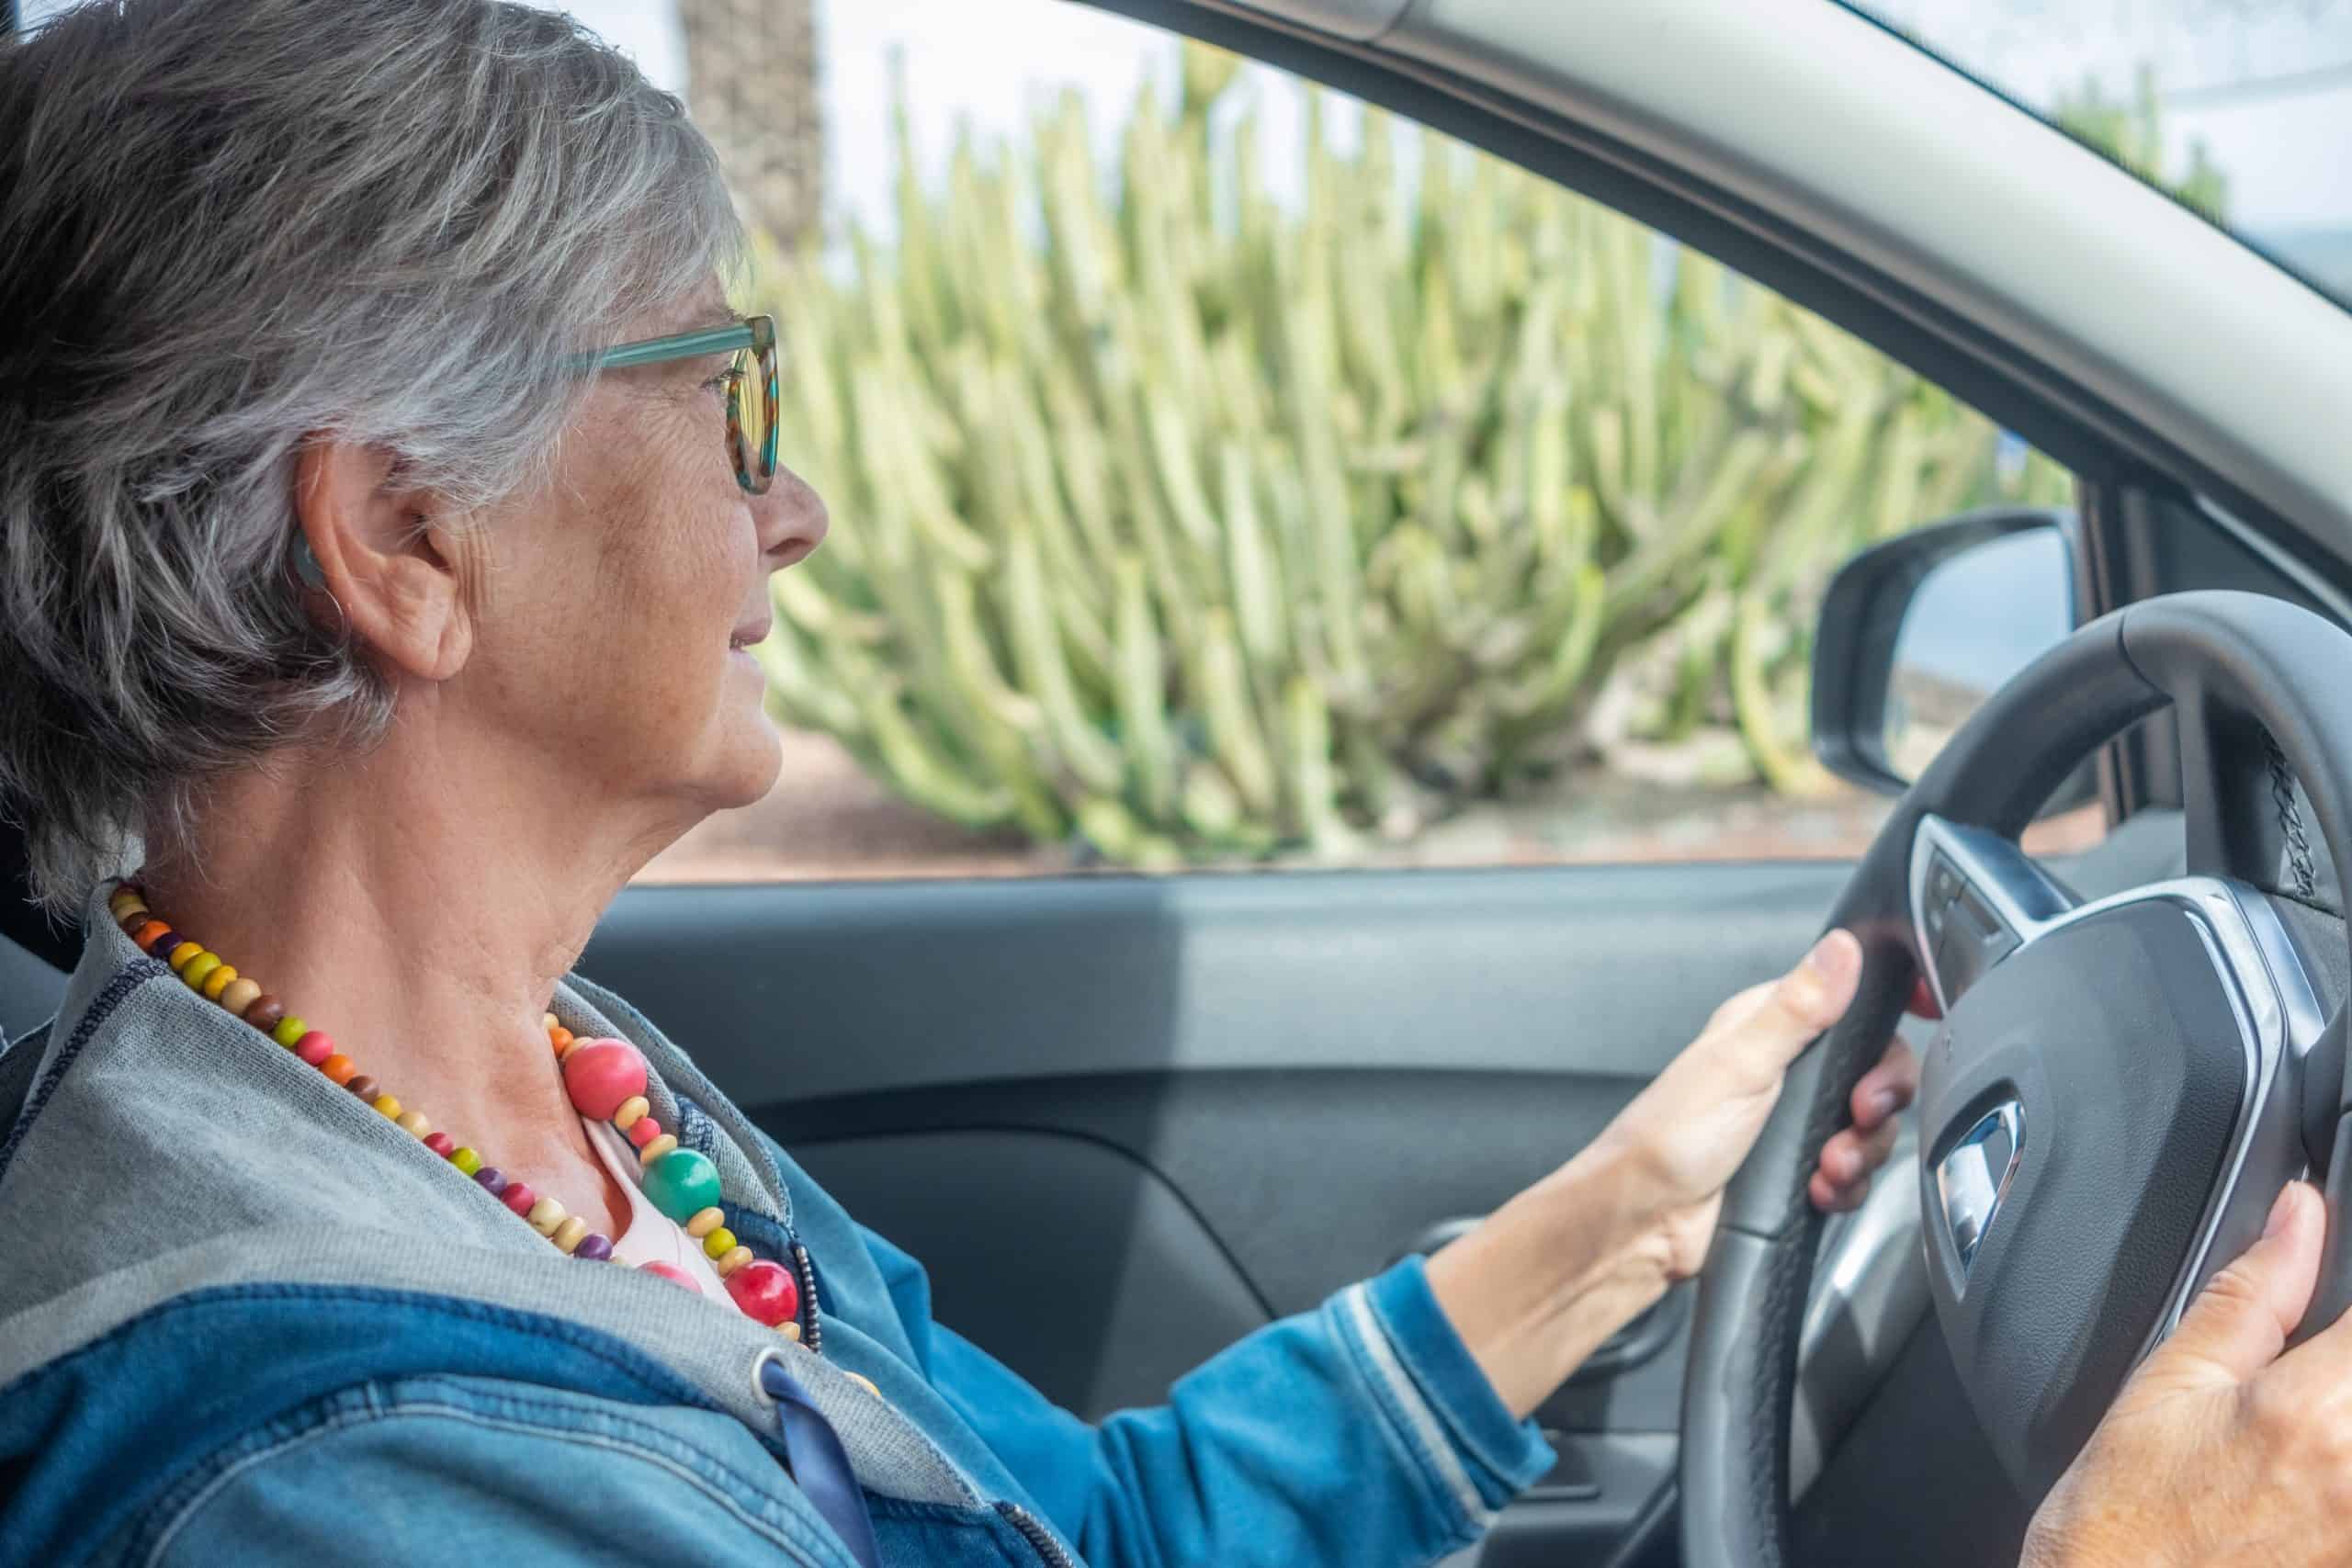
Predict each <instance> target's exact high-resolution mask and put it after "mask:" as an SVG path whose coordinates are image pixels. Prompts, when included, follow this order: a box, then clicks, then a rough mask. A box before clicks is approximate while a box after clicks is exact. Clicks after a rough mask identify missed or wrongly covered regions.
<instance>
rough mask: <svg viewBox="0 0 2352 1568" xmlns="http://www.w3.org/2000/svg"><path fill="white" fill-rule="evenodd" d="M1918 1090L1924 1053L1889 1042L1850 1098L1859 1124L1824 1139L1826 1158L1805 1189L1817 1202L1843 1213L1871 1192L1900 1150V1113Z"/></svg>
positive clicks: (1826, 1208)
mask: <svg viewBox="0 0 2352 1568" xmlns="http://www.w3.org/2000/svg"><path fill="white" fill-rule="evenodd" d="M1918 1091H1919V1061H1918V1058H1917V1056H1915V1055H1912V1052H1911V1047H1910V1046H1908V1045H1905V1043H1903V1042H1902V1041H1900V1040H1895V1041H1891V1042H1889V1043H1888V1044H1887V1047H1886V1054H1885V1055H1883V1056H1881V1057H1880V1058H1879V1060H1878V1066H1874V1067H1872V1068H1871V1070H1870V1071H1869V1072H1867V1073H1864V1074H1863V1075H1862V1080H1861V1082H1860V1083H1858V1084H1856V1085H1855V1086H1854V1092H1853V1095H1852V1096H1851V1098H1850V1100H1849V1110H1850V1111H1852V1113H1853V1118H1854V1123H1853V1125H1852V1126H1850V1127H1848V1128H1846V1129H1845V1130H1844V1131H1843V1132H1839V1133H1835V1134H1831V1135H1830V1139H1829V1141H1828V1142H1827V1143H1826V1144H1824V1145H1821V1161H1820V1164H1819V1165H1818V1167H1816V1168H1815V1170H1814V1173H1813V1179H1812V1180H1811V1181H1810V1182H1809V1183H1808V1184H1807V1185H1806V1189H1805V1190H1806V1193H1807V1195H1808V1196H1810V1197H1811V1198H1812V1200H1813V1202H1814V1206H1815V1208H1817V1209H1821V1210H1823V1211H1825V1212H1826V1213H1843V1212H1845V1211H1846V1210H1848V1209H1851V1208H1854V1207H1855V1206H1857V1205H1858V1204H1860V1202H1861V1201H1862V1200H1863V1199H1864V1198H1866V1197H1868V1196H1869V1195H1870V1190H1871V1177H1872V1176H1874V1175H1876V1174H1877V1172H1878V1169H1879V1168H1880V1167H1881V1166H1883V1165H1884V1164H1885V1163H1886V1160H1887V1156H1889V1155H1891V1154H1893V1153H1894V1138H1895V1134H1896V1133H1897V1132H1898V1131H1899V1130H1900V1129H1899V1123H1898V1122H1896V1121H1895V1117H1896V1115H1897V1113H1899V1112H1900V1111H1902V1110H1903V1108H1904V1107H1905V1106H1906V1105H1908V1104H1910V1103H1911V1100H1912V1097H1913V1096H1914V1095H1916V1094H1917V1093H1918Z"/></svg>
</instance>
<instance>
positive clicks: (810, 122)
mask: <svg viewBox="0 0 2352 1568" xmlns="http://www.w3.org/2000/svg"><path fill="white" fill-rule="evenodd" d="M568 8H570V9H571V10H572V11H573V12H574V13H575V14H576V15H578V16H579V17H581V19H582V21H583V22H584V23H585V24H586V25H588V26H590V27H592V28H596V29H598V30H599V31H601V32H602V33H603V34H604V35H605V36H606V37H607V38H609V39H612V40H613V41H615V42H616V43H617V44H619V45H620V46H622V47H624V48H626V49H628V50H629V51H631V52H633V53H634V54H635V55H636V56H637V58H638V59H639V62H640V63H641V64H642V65H643V66H644V67H645V69H646V70H647V71H648V72H649V73H650V74H651V75H653V76H654V77H655V79H656V80H658V81H661V82H662V83H663V84H664V85H669V86H672V87H673V88H674V89H676V90H678V91H680V92H681V93H682V94H683V96H684V97H685V99H686V101H687V104H688V107H689V108H690V110H691V111H692V112H693V113H694V114H695V117H696V118H697V119H698V121H699V122H700V123H701V124H702V125H703V126H704V128H705V129H706V130H707V131H708V133H709V134H710V135H711V137H712V139H713V141H714V142H715V143H716V144H717V146H718V150H719V153H720V157H721V161H722V164H723V165H724V166H725V168H726V170H727V172H728V175H729V180H730V182H731V183H732V184H733V185H734V186H735V188H736V192H737V195H738V197H739V204H740V206H741V210H742V211H743V213H744V215H745V217H746V219H747V220H749V221H750V223H751V224H752V226H753V228H754V230H755V231H757V236H758V243H757V253H758V261H757V265H756V268H755V273H754V276H751V277H749V278H747V279H746V280H744V282H743V286H742V288H741V290H740V292H741V296H742V302H743V303H744V304H745V305H746V306H749V307H753V308H759V309H764V310H770V311H772V312H773V313H774V314H775V317H776V320H777V321H778V324H779V330H780V335H781V340H782V344H783V347H784V353H785V363H786V369H785V386H784V408H783V414H784V420H783V431H784V460H785V461H786V463H788V464H790V465H791V466H793V467H794V468H797V469H798V470H799V471H800V472H801V473H802V474H804V475H805V476H806V477H808V478H809V479H810V480H811V481H813V482H814V483H815V484H816V485H817V486H818V488H819V489H820V491H821V492H822V493H823V494H824V495H825V496H826V498H827V500H828V502H829V503H830V505H831V512H832V516H833V530H832V535H831V539H830V541H829V542H828V544H827V545H826V547H824V548H823V549H822V550H820V552H818V554H817V555H816V556H815V557H813V558H811V559H810V560H809V561H808V562H807V563H805V564H802V565H800V566H797V567H795V568H794V569H792V570H789V571H787V572H786V573H784V574H783V575H781V576H780V577H779V578H778V579H777V580H776V582H775V602H776V607H777V610H778V621H777V626H776V630H775V635H774V636H773V637H771V638H770V639H769V640H768V642H767V643H766V644H765V645H763V648H762V649H760V650H759V652H760V656H761V658H762V659H763V661H764V664H765V667H766V670H767V672H768V675H769V680H770V685H771V694H772V703H773V707H774V710H775V713H776V715H777V716H778V718H779V720H780V722H781V723H782V724H783V726H784V727H785V729H786V734H785V739H784V772H783V778H782V782H781V783H780V784H778V786H777V788H776V789H775V792H774V793H773V794H772V795H771V796H770V797H769V798H768V799H767V800H766V801H764V802H763V803H762V804H761V805H759V806H758V807H753V808H752V809H749V810H745V811H740V812H734V813H730V814H727V815H725V816H722V817H720V818H715V819H713V820H712V821H710V822H708V823H707V824H706V825H705V826H703V827H702V828H700V829H697V830H696V831H695V832H694V833H693V834H691V835H690V836H689V837H688V838H687V839H685V840H683V841H682V842H680V843H679V844H678V845H676V846H675V847H674V848H673V849H672V850H671V851H670V852H667V853H666V854H664V855H663V856H662V857H661V858H660V859H659V860H657V861H656V862H655V863H654V864H653V865H652V866H651V867H650V869H649V871H648V872H647V875H648V876H649V877H650V878H652V879H657V880H659V879H668V880H678V879H694V880H735V879H761V878H780V877H843V876H905V875H945V876H962V875H983V874H1051V873H1061V872H1067V871H1070V870H1074V869H1085V868H1098V867H1099V868H1108V869H1140V870H1145V871H1149V872H1174V871H1182V870H1184V869H1188V868H1197V867H1272V868H1281V867H1290V866H1307V865H1312V866H1333V865H1338V866H1430V865H1498V864H1542V863H1558V862H1564V861H1592V860H1627V859H1637V860H1658V859H1667V860H1675V859H1702V858H1727V857H1736V858H1771V857H1791V856H1796V857H1806V856H1840V857H1842V856H1849V855H1851V854H1853V853H1854V852H1857V851H1858V850H1859V849H1860V847H1861V846H1862V845H1863V844H1864V843H1865V842H1867V840H1868V838H1869V836H1870V835H1871V832H1872V830H1873V829H1875V827H1876V825H1877V823H1878V822H1879V820H1880V819H1881V818H1882V817H1883V813H1884V810H1885V802H1884V801H1883V800H1882V799H1880V798H1878V797H1875V796H1869V795H1861V794H1860V793H1858V792H1856V791H1854V790H1852V789H1850V788H1849V787H1847V786H1844V785H1842V784H1838V782H1837V781H1835V780H1833V779H1832V778H1831V777H1830V776H1829V775H1828V774H1827V773H1826V772H1825V771H1824V770H1823V769H1822V767H1821V766H1820V765H1819V764H1818V763H1817V762H1816V761H1815V760H1814V758H1813V756H1812V754H1811V752H1810V750H1809V748H1808V739H1809V737H1808V735H1807V733H1806V720H1807V703H1808V668H1807V660H1808V654H1809V649H1810V644H1811V640H1812V631H1813V620H1814V616H1815V612H1816V609H1817V606H1818V604H1819V600H1820V596H1821V592H1822V590H1823V587H1824V585H1825V583H1826V580H1827V578H1828V577H1829V575H1830V574H1831V573H1832V572H1833V571H1834V570H1835V569H1836V568H1837V566H1838V563H1839V562H1840V561H1841V560H1843V559H1844V558H1846V557H1847V556H1849V554H1850V553H1851V552H1853V551H1854V550H1856V549H1858V548H1860V547H1864V546H1867V545H1869V544H1871V543H1872V542H1873V541H1876V540H1879V539H1883V538H1884V537H1886V536H1890V535H1892V534H1894V533H1897V532H1900V531H1902V530H1905V529H1909V528H1913V527H1916V526H1918V525H1922V524H1925V523H1928V522H1931V521H1934V520H1937V519H1939V518H1941V517H1945V516H1948V515H1950V514H1951V513H1956V512H1959V511H1962V510H1964V509H1967V508H1970V507H1973V506H1977V505H1982V504H1986V503H1991V502H2010V503H2015V502H2026V503H2034V504H2052V505H2064V504H2066V503H2068V502H2070V501H2071V499H2072V482H2071V479H2070V478H2069V476H2067V475H2066V474H2065V473H2064V472H2063V471H2062V470H2061V469H2060V468H2058V467H2057V466H2056V465H2055V464H2053V463H2052V462H2051V461H2049V460H2048V459H2047V458H2045V457H2042V456H2041V454H2039V453H2036V452H2033V451H2031V450H2030V449H2029V448H2028V447H2027V446H2025V445H2024V444H2023V443H2021V442H2020V441H2018V439H2016V438H2015V437H2014V436H2011V435H2007V434H2004V433H2002V432H2001V431H1999V430H1997V429H1996V428H1995V427H1994V426H1993V425H1992V424H1991V423H1988V422H1987V421H1986V420H1985V419H1984V418H1983V417H1982V416H1980V415H1978V414H1977V413H1975V412H1973V411H1972V410H1970V409H1969V408H1967V407H1965V406H1963V405H1962V404H1961V403H1959V402H1958V401H1956V400H1954V399H1952V398H1951V396H1950V395H1948V394H1947V393H1945V392H1944V391H1943V390H1941V389H1939V388H1938V387H1936V386H1934V385H1932V384H1930V383H1928V382H1927V381H1925V380H1923V379H1921V378H1919V377H1917V376H1916V375H1913V374H1912V373H1910V372H1909V371H1907V370H1905V368H1903V367H1899V366H1897V365H1895V364H1894V363H1892V362H1891V361H1889V360H1888V359H1886V358H1885V357H1884V356H1883V355H1879V354H1878V353H1876V352H1874V351H1873V350H1871V348H1869V347H1868V346H1866V345H1865V344H1861V343H1860V342H1858V341H1856V340H1855V339H1853V338H1852V337H1850V336H1849V335H1847V334H1846V333H1842V332H1840V331H1838V330H1837V329H1835V328H1833V327H1831V326H1829V325H1828V324H1826V322H1824V321H1820V320H1819V319H1817V318H1815V317H1813V316H1811V315H1809V314H1807V313H1806V312H1804V311H1803V310H1798V309H1796V308H1795V307H1794V306H1792V304H1790V303H1789V302H1788V301H1786V300H1784V299H1780V298H1778V297H1777V296H1775V295H1773V294H1772V293H1771V292H1770V291H1769V290H1766V289H1764V288H1758V287H1757V286H1755V285H1754V284H1752V283H1750V282H1748V281H1747V280H1746V279H1744V278H1742V277H1740V276H1737V275H1736V274H1735V273H1733V272H1731V271H1729V270H1728V269H1726V268H1725V267H1724V266H1722V265H1719V264H1717V263H1716V262H1714V261H1713V260H1712V259H1710V258H1709V257H1707V256H1705V255H1702V254H1699V253H1697V252H1695V251H1692V250H1691V249H1688V248H1686V247H1683V246H1680V245H1678V244H1676V243H1673V242H1672V241H1670V240H1668V238H1666V237H1664V236H1662V235H1659V234H1657V233H1655V232H1653V231H1649V230H1646V229H1645V228H1643V227H1642V226H1640V225H1638V224H1636V223H1634V222H1631V221H1629V220H1626V219H1624V218H1623V217H1621V216H1619V215H1617V214H1615V213H1614V212H1612V211H1611V210H1609V209H1606V208H1603V207H1601V206H1600V205H1598V204H1596V203H1594V202H1591V201H1589V200H1586V199H1584V198H1582V197H1577V196H1575V195H1572V194H1570V193H1568V192H1566V191H1565V190H1563V189H1561V188H1559V187H1558V186H1554V185H1551V184H1549V183H1547V182H1545V181H1543V180H1540V179H1537V178H1535V177H1533V176H1532V175H1528V174H1526V173H1524V172H1523V171H1521V170H1520V169H1518V168H1516V167H1514V166H1512V165H1510V164H1506V163H1503V162H1501V161H1499V160H1497V159H1494V158H1492V157H1488V156H1486V155H1484V154H1481V153H1478V152H1475V151H1473V150H1471V149H1468V148H1466V147H1464V146H1462V145H1460V144H1457V143H1455V142H1453V141H1449V140H1447V139H1446V138H1444V137H1442V136H1440V135H1437V134H1435V133H1433V132H1430V131H1428V130H1423V129H1421V128H1419V127H1417V126H1413V125H1410V124H1408V123H1405V122H1402V121H1400V120H1398V119H1397V118H1395V117H1393V116H1390V115H1388V114H1385V113H1383V112H1380V111H1377V110H1374V109H1370V108H1367V107H1364V106H1363V105H1360V104H1357V103H1354V102H1352V101H1351V100H1348V99H1346V98H1345V97H1343V96H1339V95H1335V94H1332V93H1329V92H1327V91H1324V90H1322V89H1320V88H1317V87H1313V86H1310V85H1306V84H1304V83H1302V82H1300V81H1298V80H1295V79H1293V78H1290V77H1287V76H1285V75H1283V74H1282V73H1277V72H1274V71H1272V70H1270V69H1266V68H1263V67H1261V66H1258V65H1254V64H1249V63H1245V62H1240V61H1238V60H1236V59H1235V58H1233V57H1231V56H1227V55H1224V54H1220V53H1218V52H1216V51H1212V50H1208V49H1205V48H1203V47H1200V46H1197V45H1191V44H1183V43H1180V42H1179V41H1178V40H1177V39H1173V38H1171V37H1170V36H1168V35H1165V34H1162V33H1159V32H1156V31H1154V30H1152V29H1149V28H1144V27H1142V26H1139V25H1137V24H1135V23H1132V22H1129V21H1126V20H1124V19H1121V18H1115V17H1107V16H1103V15H1101V14H1097V13H1094V12H1092V11H1090V10H1087V9H1085V8H1082V7H1077V6H1068V5H1066V4H1061V3H1059V0H990V4H989V5H988V6H972V5H970V4H969V0H856V3H855V4H850V3H846V0H826V3H823V4H811V3H810V0H775V4H773V5H771V6H768V7H766V9H765V10H764V11H763V16H764V17H766V21H765V23H764V24H763V25H762V26H759V27H750V26H747V25H746V24H745V20H744V17H745V15H746V13H745V11H744V8H743V7H742V6H740V5H737V4H731V3H721V0H676V4H675V5H674V6H646V5H641V4H639V3H638V0H572V4H571V5H570V6H569V7H568ZM2095 811H2096V808H2094V815H2093V816H2091V817H2089V818H2084V819H2083V821H2084V825H2085V826H2086V829H2087V830H2089V831H2092V832H2096V830H2097V827H2096V817H2095Z"/></svg>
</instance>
